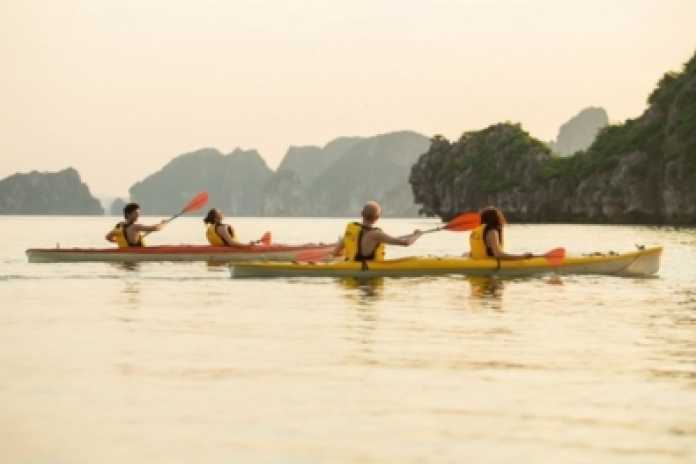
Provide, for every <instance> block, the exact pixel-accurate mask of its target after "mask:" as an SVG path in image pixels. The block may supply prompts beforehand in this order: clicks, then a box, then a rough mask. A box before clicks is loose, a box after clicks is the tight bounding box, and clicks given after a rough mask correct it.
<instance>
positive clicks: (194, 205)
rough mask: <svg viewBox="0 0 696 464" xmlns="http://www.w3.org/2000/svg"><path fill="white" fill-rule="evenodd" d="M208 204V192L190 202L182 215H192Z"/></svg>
mask: <svg viewBox="0 0 696 464" xmlns="http://www.w3.org/2000/svg"><path fill="white" fill-rule="evenodd" d="M206 203H208V192H201V193H199V194H198V195H196V196H195V197H194V199H193V200H191V201H189V202H188V204H187V205H186V206H184V209H183V210H182V211H181V213H182V214H183V213H190V212H191V211H198V210H199V209H201V208H203V207H204V206H205V204H206Z"/></svg>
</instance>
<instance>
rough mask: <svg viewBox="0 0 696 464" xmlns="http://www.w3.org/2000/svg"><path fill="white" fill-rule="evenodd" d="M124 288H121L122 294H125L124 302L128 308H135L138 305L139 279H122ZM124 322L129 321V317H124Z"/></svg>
mask: <svg viewBox="0 0 696 464" xmlns="http://www.w3.org/2000/svg"><path fill="white" fill-rule="evenodd" d="M124 284H125V288H124V289H123V294H124V295H125V299H124V301H123V302H124V303H126V304H127V305H128V307H129V308H137V307H139V306H140V281H137V280H136V281H124ZM125 321H126V322H130V319H125Z"/></svg>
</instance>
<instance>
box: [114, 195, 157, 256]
mask: <svg viewBox="0 0 696 464" xmlns="http://www.w3.org/2000/svg"><path fill="white" fill-rule="evenodd" d="M123 217H124V218H125V219H126V220H125V221H122V222H119V223H118V224H116V226H114V228H113V229H112V230H111V231H110V232H109V233H108V234H106V239H107V240H108V241H110V242H115V243H116V244H118V247H119V248H128V247H143V246H145V241H144V240H143V234H142V232H155V231H158V230H162V229H163V228H164V226H165V225H167V221H162V222H160V223H159V224H156V225H154V226H145V225H142V224H137V223H136V222H137V220H138V218H139V217H140V205H138V204H137V203H128V204H127V205H126V206H125V207H124V208H123Z"/></svg>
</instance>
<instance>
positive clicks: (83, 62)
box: [0, 0, 696, 195]
mask: <svg viewBox="0 0 696 464" xmlns="http://www.w3.org/2000/svg"><path fill="white" fill-rule="evenodd" d="M694 51H696V0H423V1H420V0H323V1H320V0H0V63H2V72H1V73H0V83H1V86H0V157H1V158H0V179H4V178H5V177H7V176H9V175H12V174H14V173H16V172H29V171H31V170H38V171H57V170H61V169H64V168H66V167H69V166H72V167H74V168H75V169H77V170H78V171H79V172H80V174H81V176H82V179H83V181H84V182H86V183H87V184H88V185H89V186H90V189H91V191H92V193H98V194H114V195H126V194H127V191H128V188H129V187H130V186H131V185H132V184H133V183H135V182H137V181H139V180H142V179H143V178H145V177H146V176H147V175H149V174H151V173H153V172H155V171H157V170H159V169H160V168H161V167H162V166H163V165H164V164H166V163H167V162H169V160H171V159H172V158H173V157H175V156H178V155H180V154H182V153H186V152H190V151H194V150H197V149H200V148H204V147H212V148H217V149H218V150H220V151H221V152H223V153H229V152H230V151H232V150H234V149H235V148H237V147H239V148H242V149H245V150H249V149H256V150H258V151H259V154H260V155H261V156H262V157H264V158H265V159H266V161H267V163H268V165H269V167H271V168H273V169H275V167H277V165H278V163H279V162H280V160H281V159H282V157H283V156H284V155H285V152H286V150H287V149H288V147H289V146H291V145H295V146H300V145H318V146H323V145H324V144H326V143H327V142H329V141H330V140H332V139H334V138H336V137H339V136H371V135H376V134H381V133H386V132H392V131H397V130H413V131H416V132H420V133H422V134H424V135H427V136H431V135H433V134H443V135H444V136H445V137H448V138H450V139H455V138H457V137H459V135H460V134H461V133H462V132H464V131H467V130H476V129H482V128H484V127H486V126H488V125H490V124H493V123H497V122H502V121H513V122H520V123H522V125H523V127H524V128H525V129H526V130H527V131H529V132H530V133H531V134H532V135H533V136H535V137H537V138H540V139H542V140H550V139H555V138H556V135H557V132H558V128H559V126H560V125H561V124H563V123H564V122H566V121H567V120H568V119H569V118H570V117H572V116H574V115H575V114H577V113H578V112H579V111H580V110H582V109H583V108H586V107H588V106H602V107H604V108H605V109H606V110H607V111H608V113H609V117H610V119H611V120H612V121H614V122H618V121H623V120H625V119H626V118H633V117H636V116H638V115H640V114H641V112H642V111H643V110H644V109H645V107H646V103H645V102H646V98H647V96H648V94H649V93H650V92H651V91H652V89H653V88H654V86H655V84H656V83H657V81H658V80H659V79H660V77H661V76H662V75H663V74H664V73H665V72H667V71H670V70H681V67H682V64H683V63H684V62H686V61H687V60H688V59H689V58H690V57H691V56H692V55H693V53H694Z"/></svg>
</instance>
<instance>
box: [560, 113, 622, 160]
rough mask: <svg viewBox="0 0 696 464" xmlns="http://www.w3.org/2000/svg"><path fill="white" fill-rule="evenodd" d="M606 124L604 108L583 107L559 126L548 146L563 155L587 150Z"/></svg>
mask: <svg viewBox="0 0 696 464" xmlns="http://www.w3.org/2000/svg"><path fill="white" fill-rule="evenodd" d="M608 124H609V116H608V115H607V112H606V110H605V109H604V108H585V109H584V110H582V111H581V112H580V113H578V114H577V115H575V116H574V117H573V118H571V119H570V120H569V121H568V122H566V123H565V124H563V125H562V126H561V128H560V130H559V131H558V137H557V138H556V141H555V142H549V144H548V145H549V148H551V150H553V151H555V152H556V153H559V154H561V155H564V156H569V155H572V154H573V153H575V152H578V151H583V150H587V148H588V147H589V146H590V145H592V142H594V141H595V138H596V137H597V134H598V133H599V131H600V130H601V129H602V128H603V127H606V126H607V125H608Z"/></svg>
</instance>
